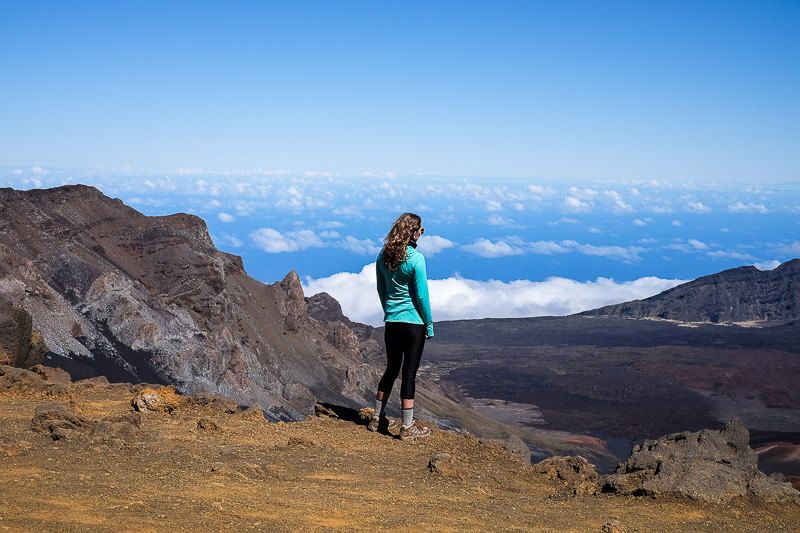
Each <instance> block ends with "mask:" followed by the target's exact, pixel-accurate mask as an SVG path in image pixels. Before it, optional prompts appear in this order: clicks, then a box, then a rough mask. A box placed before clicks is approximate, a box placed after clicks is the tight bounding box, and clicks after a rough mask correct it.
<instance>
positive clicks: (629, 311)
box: [576, 259, 800, 325]
mask: <svg viewBox="0 0 800 533" xmlns="http://www.w3.org/2000/svg"><path fill="white" fill-rule="evenodd" d="M576 315H590V316H603V315H612V316H624V317H639V318H640V317H655V318H664V319H670V320H679V321H684V322H756V323H761V324H763V325H775V324H782V323H788V322H792V321H796V320H798V319H800V259H792V260H790V261H786V262H785V263H782V264H781V265H779V266H777V267H775V268H774V269H772V270H765V271H762V270H759V269H757V268H756V267H754V266H751V265H748V266H741V267H737V268H731V269H728V270H723V271H722V272H718V273H716V274H710V275H708V276H702V277H699V278H697V279H695V280H693V281H690V282H688V283H683V284H681V285H678V286H676V287H672V288H671V289H668V290H666V291H664V292H661V293H659V294H656V295H655V296H651V297H649V298H645V299H643V300H631V301H629V302H624V303H621V304H615V305H607V306H605V307H600V308H598V309H592V310H590V311H583V312H581V313H576Z"/></svg>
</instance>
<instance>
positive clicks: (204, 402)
mask: <svg viewBox="0 0 800 533" xmlns="http://www.w3.org/2000/svg"><path fill="white" fill-rule="evenodd" d="M184 401H186V404H187V405H193V406H201V407H208V408H210V409H211V410H213V411H218V412H220V413H225V414H228V415H232V414H233V413H236V412H237V411H239V404H238V403H237V402H236V401H235V400H231V399H230V398H226V397H225V396H219V395H217V394H205V393H202V394H190V395H188V396H184Z"/></svg>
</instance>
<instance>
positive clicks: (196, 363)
mask: <svg viewBox="0 0 800 533" xmlns="http://www.w3.org/2000/svg"><path fill="white" fill-rule="evenodd" d="M0 212H1V213H2V215H1V216H0V297H5V298H6V299H7V300H9V301H10V302H11V303H13V304H14V305H16V306H18V307H21V308H24V309H25V310H27V311H28V312H29V313H30V314H31V316H32V317H33V323H34V324H35V325H36V327H37V328H38V329H39V330H40V331H41V334H42V336H43V338H44V341H45V342H46V343H47V345H48V346H49V347H50V351H51V352H53V353H54V354H56V355H53V356H52V357H53V358H54V360H56V361H60V362H61V363H62V364H63V365H64V366H66V367H68V366H70V365H73V367H74V368H81V369H83V370H84V371H86V372H91V371H97V372H99V373H103V374H105V375H107V376H109V377H110V378H111V379H115V380H119V381H148V382H155V383H158V382H168V383H175V384H177V385H178V386H179V387H180V388H182V389H183V390H185V391H187V392H191V391H201V390H205V391H208V392H213V393H220V394H224V395H226V396H229V397H231V398H234V399H236V400H237V401H238V402H240V403H242V404H247V405H251V404H257V405H259V406H260V407H261V408H263V409H264V410H265V411H266V413H267V414H268V415H269V416H271V417H273V418H276V419H300V418H303V417H304V416H305V415H306V414H311V413H312V412H313V405H314V401H315V400H323V401H330V402H337V403H341V404H346V405H360V404H361V403H362V401H363V396H364V394H365V391H366V388H368V387H369V386H371V385H372V386H374V383H373V382H374V381H375V375H374V374H375V372H376V371H375V370H374V369H372V368H371V367H370V366H369V365H368V364H367V363H365V362H364V360H363V359H362V358H361V357H360V355H359V350H358V349H355V350H354V349H348V348H347V347H346V346H344V345H342V344H341V343H339V346H338V348H342V349H337V346H334V345H332V344H331V342H330V341H331V340H335V339H336V338H338V337H337V335H338V334H336V333H331V331H330V330H329V328H328V327H327V326H326V324H324V323H322V322H320V321H318V320H316V319H314V318H312V317H310V316H309V314H308V310H307V306H306V302H305V298H304V295H303V290H302V287H301V285H300V280H299V277H298V275H297V273H296V272H294V271H292V272H290V273H289V274H287V276H286V277H285V278H284V279H283V280H282V281H280V282H279V283H276V284H273V285H267V284H263V283H261V282H259V281H257V280H255V279H253V278H251V277H250V276H248V275H247V273H246V272H245V271H244V268H243V266H242V260H241V258H240V257H238V256H234V255H231V254H227V253H224V252H221V251H219V250H217V249H216V248H215V247H214V245H213V243H212V241H211V238H210V236H209V234H208V230H207V227H206V224H205V222H204V221H203V220H202V219H200V218H199V217H196V216H194V215H189V214H184V213H178V214H175V215H168V216H154V217H150V216H145V215H143V214H141V213H139V212H138V211H136V210H135V209H132V208H130V207H128V206H126V205H124V204H123V203H122V202H121V201H120V200H118V199H112V198H109V197H107V196H105V195H104V194H102V193H101V192H100V191H99V190H97V189H95V188H94V187H89V186H83V185H69V186H64V187H57V188H53V189H39V190H31V191H17V190H13V189H0ZM343 335H345V336H346V332H344V333H343ZM356 342H357V341H356ZM59 356H63V358H61V357H59Z"/></svg>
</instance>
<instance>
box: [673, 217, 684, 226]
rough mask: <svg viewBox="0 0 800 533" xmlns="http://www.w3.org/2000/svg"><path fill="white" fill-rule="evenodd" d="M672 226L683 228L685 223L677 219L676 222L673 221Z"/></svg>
mask: <svg viewBox="0 0 800 533" xmlns="http://www.w3.org/2000/svg"><path fill="white" fill-rule="evenodd" d="M672 225H673V226H682V225H683V222H681V221H680V220H678V219H677V218H676V219H675V220H673V221H672Z"/></svg>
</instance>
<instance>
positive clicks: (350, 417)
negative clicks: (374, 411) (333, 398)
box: [314, 402, 369, 426]
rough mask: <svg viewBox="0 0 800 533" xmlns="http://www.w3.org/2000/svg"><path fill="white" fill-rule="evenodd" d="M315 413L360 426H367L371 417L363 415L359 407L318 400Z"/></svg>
mask: <svg viewBox="0 0 800 533" xmlns="http://www.w3.org/2000/svg"><path fill="white" fill-rule="evenodd" d="M314 413H315V414H316V415H317V416H329V417H331V418H338V419H339V420H344V421H346V422H352V423H353V424H358V425H359V426H366V425H367V424H369V418H366V417H364V416H362V415H361V413H360V412H359V411H358V410H357V409H352V408H350V407H345V406H343V405H336V404H335V403H327V402H317V403H316V404H314Z"/></svg>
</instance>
